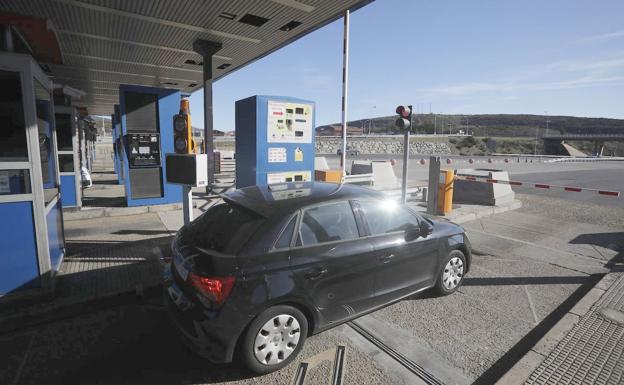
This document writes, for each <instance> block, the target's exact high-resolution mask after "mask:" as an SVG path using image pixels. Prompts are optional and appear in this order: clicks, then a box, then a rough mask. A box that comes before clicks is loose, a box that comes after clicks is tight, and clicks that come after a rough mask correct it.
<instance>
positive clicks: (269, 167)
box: [236, 95, 315, 188]
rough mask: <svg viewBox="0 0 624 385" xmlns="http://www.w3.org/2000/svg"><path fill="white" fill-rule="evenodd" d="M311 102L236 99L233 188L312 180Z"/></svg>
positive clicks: (269, 98) (313, 136) (312, 132)
mask: <svg viewBox="0 0 624 385" xmlns="http://www.w3.org/2000/svg"><path fill="white" fill-rule="evenodd" d="M314 110H315V105H314V102H311V101H308V100H302V99H296V98H291V97H285V96H260V95H256V96H252V97H249V98H247V99H243V100H239V101H237V102H236V188H242V187H246V186H253V185H268V184H280V183H288V182H310V181H313V180H314V141H315V135H314V124H315V119H314V113H315V111H314Z"/></svg>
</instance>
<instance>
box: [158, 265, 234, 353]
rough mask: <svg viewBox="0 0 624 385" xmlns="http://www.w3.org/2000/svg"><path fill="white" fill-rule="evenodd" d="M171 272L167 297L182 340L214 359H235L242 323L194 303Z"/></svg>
mask: <svg viewBox="0 0 624 385" xmlns="http://www.w3.org/2000/svg"><path fill="white" fill-rule="evenodd" d="M169 269H170V268H167V270H169ZM170 274H171V273H170V270H169V271H168V272H166V273H165V284H164V290H163V300H164V303H165V307H166V309H167V313H168V314H169V319H170V321H171V323H172V325H173V327H174V329H175V330H176V332H177V334H178V335H179V336H180V338H181V340H182V341H183V342H184V344H185V345H187V346H188V347H189V348H190V349H191V350H193V351H194V352H195V353H197V354H198V355H200V356H201V357H204V358H206V359H208V360H209V361H211V362H214V363H226V362H231V361H232V358H233V356H234V349H235V347H236V341H237V340H238V336H239V335H240V330H242V326H241V327H240V328H239V327H236V325H233V324H231V322H228V321H227V320H225V319H221V317H219V312H215V311H210V310H207V309H204V308H202V307H201V306H199V305H197V304H196V303H193V302H192V301H191V300H189V299H188V297H187V296H186V295H185V294H184V292H183V291H182V290H181V289H180V287H179V286H178V285H177V283H176V282H175V281H174V280H173V279H171V276H170ZM168 275H169V277H168Z"/></svg>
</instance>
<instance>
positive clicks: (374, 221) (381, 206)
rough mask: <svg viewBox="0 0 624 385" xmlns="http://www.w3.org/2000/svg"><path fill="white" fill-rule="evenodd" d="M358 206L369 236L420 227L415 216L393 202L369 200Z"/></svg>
mask: <svg viewBox="0 0 624 385" xmlns="http://www.w3.org/2000/svg"><path fill="white" fill-rule="evenodd" d="M358 204H359V206H360V209H361V210H362V213H363V214H364V217H365V218H366V223H368V229H369V230H370V232H371V235H378V234H387V233H392V232H395V231H405V230H408V229H410V228H414V227H415V226H419V225H420V223H419V221H418V217H417V216H416V215H414V214H413V213H412V212H411V211H409V210H408V209H407V208H405V207H403V206H401V205H399V204H397V203H396V202H394V201H380V200H369V201H359V202H358Z"/></svg>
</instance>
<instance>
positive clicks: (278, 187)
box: [222, 182, 384, 217]
mask: <svg viewBox="0 0 624 385" xmlns="http://www.w3.org/2000/svg"><path fill="white" fill-rule="evenodd" d="M383 197H384V195H383V194H382V193H381V192H379V191H376V190H372V189H370V188H366V187H363V186H357V185H353V184H336V183H325V182H292V183H280V184H272V185H267V186H249V187H244V188H241V189H238V190H234V191H231V192H228V193H226V194H223V195H222V198H223V199H224V200H225V201H226V202H231V203H233V204H237V205H240V206H243V207H245V208H247V209H249V210H252V211H254V212H256V213H258V214H260V215H262V216H264V217H270V216H272V215H274V214H276V213H281V214H288V213H291V212H293V211H295V210H298V209H300V208H302V207H305V206H310V205H314V204H317V203H322V202H327V201H331V200H347V199H357V198H360V199H361V198H383Z"/></svg>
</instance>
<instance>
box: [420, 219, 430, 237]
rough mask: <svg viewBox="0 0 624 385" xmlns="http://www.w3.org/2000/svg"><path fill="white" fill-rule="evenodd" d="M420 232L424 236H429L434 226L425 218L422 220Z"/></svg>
mask: <svg viewBox="0 0 624 385" xmlns="http://www.w3.org/2000/svg"><path fill="white" fill-rule="evenodd" d="M419 230H420V233H419V235H420V236H421V237H423V238H427V237H428V236H429V235H430V234H431V233H433V226H431V224H430V223H429V222H427V221H425V220H423V221H421V222H420V228H419Z"/></svg>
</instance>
